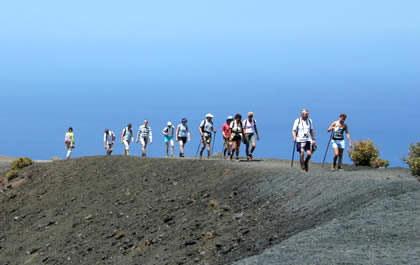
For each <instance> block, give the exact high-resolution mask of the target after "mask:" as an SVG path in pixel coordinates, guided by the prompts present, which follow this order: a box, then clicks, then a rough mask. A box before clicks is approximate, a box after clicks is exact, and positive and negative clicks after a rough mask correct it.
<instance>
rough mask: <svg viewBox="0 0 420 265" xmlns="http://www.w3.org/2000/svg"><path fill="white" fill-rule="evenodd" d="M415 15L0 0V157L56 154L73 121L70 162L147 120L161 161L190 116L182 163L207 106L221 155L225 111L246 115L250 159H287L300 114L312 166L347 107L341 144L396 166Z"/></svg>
mask: <svg viewBox="0 0 420 265" xmlns="http://www.w3.org/2000/svg"><path fill="white" fill-rule="evenodd" d="M418 10H420V2H418V1H415V0H407V1H386V0H385V1H384V0H381V1H377V0H373V1H359V0H356V1H347V2H343V1H246V0H241V1H236V0H231V1H217V0H216V1H104V0H101V1H71V2H63V1H36V2H34V1H3V2H2V3H0V25H1V26H0V58H1V60H0V91H1V94H0V95H1V98H2V100H1V104H0V113H1V115H0V128H1V130H0V154H2V155H7V156H12V157H19V156H29V157H31V158H33V159H50V158H52V157H61V158H64V157H65V153H66V150H65V148H64V134H65V132H66V131H67V128H68V127H69V126H72V127H73V128H74V134H75V140H76V149H75V150H74V151H73V157H81V156H91V155H103V154H105V150H104V147H103V131H104V129H105V128H110V129H111V130H112V131H114V132H115V133H116V134H117V135H119V134H120V133H121V131H122V129H123V128H124V127H125V125H126V124H127V123H129V122H130V123H132V124H133V126H134V129H135V131H136V130H137V128H138V126H140V125H141V124H142V123H143V120H144V119H148V120H149V125H150V126H151V127H152V131H153V136H154V143H153V145H151V146H149V147H148V155H149V156H151V157H162V156H164V155H165V145H164V143H163V135H162V133H161V131H162V129H163V128H164V126H165V124H166V123H167V122H168V121H171V122H173V123H174V124H178V123H179V122H180V120H181V118H183V117H187V118H188V119H189V126H190V129H191V132H192V142H191V143H188V144H187V145H186V151H185V152H186V156H193V155H195V152H196V150H197V146H198V144H199V133H198V127H199V123H200V121H201V120H202V119H204V117H205V115H206V113H209V112H210V113H212V114H214V115H215V118H214V122H215V126H216V129H217V130H218V134H217V136H216V142H215V150H214V151H215V152H220V151H221V149H222V141H221V132H220V129H221V126H222V124H223V122H224V121H225V119H226V116H228V115H234V114H236V113H241V114H242V116H245V115H246V113H247V112H248V111H253V112H254V113H255V119H256V120H257V124H258V128H259V131H260V136H261V140H260V141H259V142H257V148H256V151H255V153H254V156H255V157H262V158H268V157H270V158H280V159H291V155H292V154H291V153H292V148H293V142H292V137H291V128H292V125H293V121H294V120H295V119H296V118H298V117H299V114H300V109H302V108H307V109H309V115H310V117H311V118H312V120H313V127H314V130H315V133H316V138H317V141H318V146H319V149H318V151H317V152H316V153H315V154H314V156H313V160H314V161H317V162H321V161H322V159H323V156H324V153H325V150H326V147H327V143H328V139H329V134H328V133H327V128H328V127H329V125H330V124H331V122H333V121H335V120H337V119H338V115H339V114H340V113H346V114H347V116H348V118H347V123H348V126H349V132H350V134H351V136H352V139H354V140H359V139H366V138H369V139H371V140H372V141H373V142H374V144H375V145H376V146H378V148H379V150H380V156H381V157H382V158H384V159H388V160H389V161H390V163H391V166H404V164H403V162H402V160H401V158H402V157H403V156H404V155H407V151H408V147H409V145H410V144H411V143H415V142H418V141H419V140H420V139H419V131H420V119H419V117H418V115H417V113H416V110H417V108H416V106H418V101H419V98H420V89H419V88H420V50H419V47H420V16H418ZM175 150H176V152H177V153H178V152H179V146H178V145H176V149H175ZM140 152H141V146H140V144H135V145H133V146H132V150H131V153H132V154H133V155H140ZM328 152H329V155H328V158H327V161H331V158H332V150H331V149H330V150H329V151H328ZM114 153H115V154H123V146H122V145H121V144H119V143H118V144H117V145H116V147H115V152H114ZM241 154H242V155H243V154H244V152H243V148H242V151H241ZM344 162H345V163H351V161H350V160H349V157H348V155H347V152H346V154H345V157H344Z"/></svg>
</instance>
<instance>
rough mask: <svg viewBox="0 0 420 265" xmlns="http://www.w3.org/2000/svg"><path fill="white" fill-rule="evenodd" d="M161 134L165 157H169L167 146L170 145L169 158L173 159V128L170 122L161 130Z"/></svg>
mask: <svg viewBox="0 0 420 265" xmlns="http://www.w3.org/2000/svg"><path fill="white" fill-rule="evenodd" d="M162 133H163V135H165V144H166V157H169V144H170V145H171V157H174V146H175V145H174V134H175V127H174V126H173V125H172V122H170V121H168V124H167V126H166V127H165V128H163V130H162Z"/></svg>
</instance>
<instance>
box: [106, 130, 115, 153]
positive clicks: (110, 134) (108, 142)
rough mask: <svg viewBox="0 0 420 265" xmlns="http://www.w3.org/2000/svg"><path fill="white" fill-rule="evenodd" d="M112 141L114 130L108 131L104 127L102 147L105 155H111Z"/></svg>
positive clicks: (113, 139)
mask: <svg viewBox="0 0 420 265" xmlns="http://www.w3.org/2000/svg"><path fill="white" fill-rule="evenodd" d="M114 143H115V134H114V132H112V131H110V130H109V129H108V128H106V129H105V134H104V147H105V149H106V155H108V156H109V155H111V153H112V151H114Z"/></svg>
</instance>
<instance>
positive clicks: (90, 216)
mask: <svg viewBox="0 0 420 265" xmlns="http://www.w3.org/2000/svg"><path fill="white" fill-rule="evenodd" d="M92 218H93V216H92V215H91V214H89V215H88V216H86V217H85V219H86V220H91V219H92Z"/></svg>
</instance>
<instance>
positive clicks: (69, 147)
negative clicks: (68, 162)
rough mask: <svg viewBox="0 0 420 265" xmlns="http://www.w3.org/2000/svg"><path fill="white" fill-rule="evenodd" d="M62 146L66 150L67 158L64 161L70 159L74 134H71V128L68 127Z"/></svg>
mask: <svg viewBox="0 0 420 265" xmlns="http://www.w3.org/2000/svg"><path fill="white" fill-rule="evenodd" d="M64 146H65V147H66V149H67V156H66V159H70V155H71V152H72V150H73V149H74V147H75V145H74V134H73V128H72V127H69V129H68V131H67V132H66V134H65V135H64Z"/></svg>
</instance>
